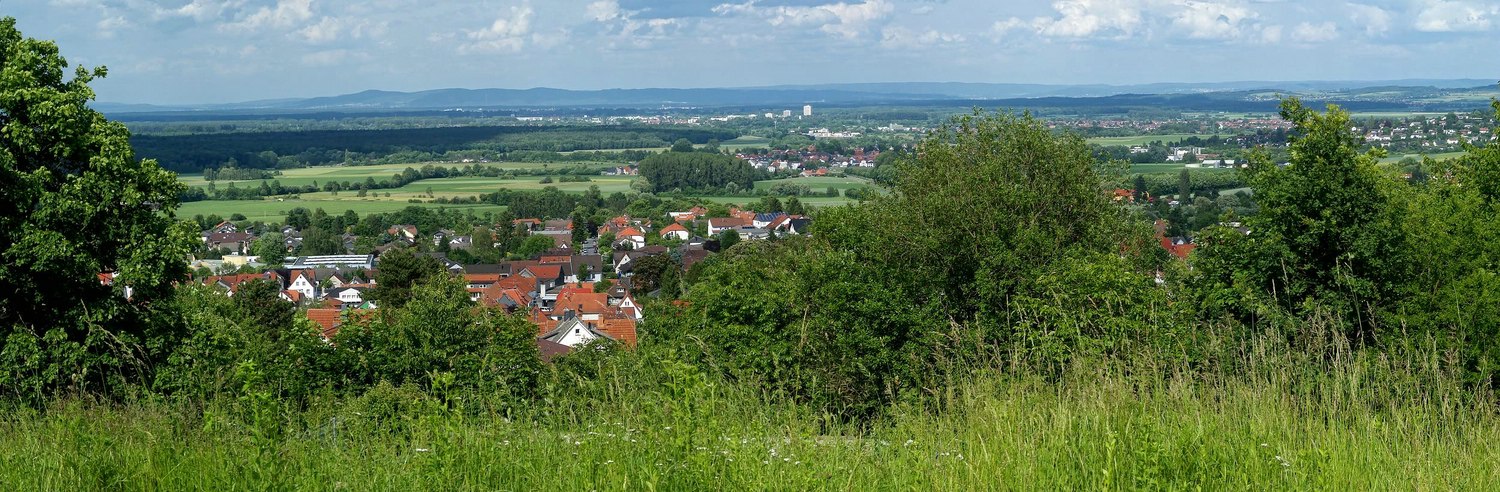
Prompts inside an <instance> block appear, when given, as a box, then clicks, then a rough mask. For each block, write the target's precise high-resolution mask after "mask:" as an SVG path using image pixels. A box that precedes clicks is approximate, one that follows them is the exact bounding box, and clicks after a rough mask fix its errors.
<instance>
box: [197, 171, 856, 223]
mask: <svg viewBox="0 0 1500 492" xmlns="http://www.w3.org/2000/svg"><path fill="white" fill-rule="evenodd" d="M372 167H374V166H372ZM310 169H316V168H309V169H297V170H295V171H308V170H310ZM337 169H339V170H344V171H346V172H347V170H348V169H350V168H337ZM353 169H363V168H353ZM402 169H404V167H403V168H402ZM337 175H338V176H344V175H343V174H337ZM194 179H196V180H198V181H200V182H201V181H202V178H201V177H196V176H194V177H190V178H186V179H184V182H189V183H190V182H191V181H190V180H194ZM299 179H311V178H308V177H306V176H303V177H299ZM338 179H339V180H343V179H345V178H343V177H340V178H338ZM360 179H363V178H360ZM555 179H556V178H554V182H552V183H549V184H542V183H541V178H538V177H535V176H527V177H522V178H513V179H503V178H483V177H475V178H442V179H427V180H422V181H417V182H414V183H411V184H408V185H406V186H403V187H400V188H391V189H383V190H371V191H370V192H369V193H368V194H367V195H366V196H364V197H361V196H359V195H358V192H357V191H341V192H338V193H333V192H327V191H320V192H317V193H303V194H300V195H296V198H271V199H266V200H205V201H197V202H188V203H184V204H182V206H181V207H179V208H178V211H177V214H178V215H180V216H184V217H192V216H194V215H198V214H202V215H211V214H218V215H220V216H224V217H228V216H229V215H231V214H236V213H238V214H244V215H245V217H246V218H248V219H250V220H263V221H274V220H280V217H282V216H285V215H286V212H287V211H288V210H291V209H293V208H297V207H304V208H307V209H310V210H311V209H318V208H322V209H323V210H325V211H327V212H329V213H342V212H343V211H345V210H353V211H355V213H358V214H360V215H364V214H371V213H384V212H392V211H396V210H400V209H403V208H406V207H409V206H412V205H418V206H423V207H433V208H436V207H447V208H452V209H463V210H468V209H472V210H474V211H475V213H483V212H486V211H499V210H501V209H503V208H504V207H500V206H495V205H473V204H465V205H444V204H438V203H411V202H410V200H413V199H417V200H422V201H424V202H426V201H429V200H432V199H435V198H439V197H448V198H455V197H460V198H468V197H477V196H479V195H482V194H485V193H494V192H496V191H499V190H500V189H502V188H504V189H511V190H533V191H535V190H541V189H543V188H546V187H549V186H552V187H556V188H557V189H559V190H562V191H563V192H567V193H583V192H585V191H587V190H588V189H589V187H591V186H597V187H599V192H600V193H603V194H604V195H609V194H611V193H614V192H627V191H629V190H630V183H631V182H632V181H634V180H635V178H633V177H630V176H590V177H589V179H590V181H586V182H576V183H562V182H557V181H555ZM256 183H257V184H258V182H256ZM283 183H285V181H283ZM779 183H794V184H800V185H804V186H807V187H808V188H809V189H811V190H812V191H814V192H822V191H824V190H826V189H828V187H830V186H831V187H833V188H834V189H837V190H839V193H840V195H842V193H843V191H844V190H847V189H849V188H858V187H862V186H869V185H870V182H869V180H867V179H864V178H860V177H855V176H848V177H844V176H838V177H832V176H830V177H813V178H789V179H780V180H769V181H760V182H757V183H756V184H755V187H756V189H770V188H771V187H773V186H775V185H777V184H779ZM428 190H431V192H432V194H431V195H430V196H429V195H428ZM387 193H389V194H390V196H389V197H387V196H386V194H387ZM703 198H705V199H708V200H711V201H715V202H719V203H737V204H745V203H754V202H756V201H758V200H759V199H760V198H758V197H745V196H734V197H726V196H716V197H703ZM801 201H802V203H803V204H805V205H813V206H827V205H840V204H844V203H849V202H850V201H851V200H849V199H847V198H844V197H843V196H838V197H822V196H815V197H802V198H801Z"/></svg>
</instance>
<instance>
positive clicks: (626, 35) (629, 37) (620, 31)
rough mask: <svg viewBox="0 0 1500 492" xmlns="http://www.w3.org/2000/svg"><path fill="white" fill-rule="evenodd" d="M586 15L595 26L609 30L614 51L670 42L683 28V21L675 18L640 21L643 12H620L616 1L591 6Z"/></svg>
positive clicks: (605, 0) (610, 0)
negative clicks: (595, 23)
mask: <svg viewBox="0 0 1500 492" xmlns="http://www.w3.org/2000/svg"><path fill="white" fill-rule="evenodd" d="M586 13H587V14H588V16H589V18H590V19H593V20H594V22H599V23H601V24H605V25H607V26H608V28H607V30H606V32H605V35H606V36H610V37H612V38H613V39H611V40H610V42H609V46H610V47H618V46H619V45H620V44H627V45H631V46H635V47H637V48H646V47H649V46H651V45H653V44H655V42H657V41H661V40H664V39H668V38H670V37H671V34H672V33H674V32H675V29H677V28H678V27H679V26H680V24H681V22H680V21H679V19H674V18H651V19H641V18H639V17H638V16H639V15H640V14H641V11H639V10H627V9H623V8H620V3H619V2H617V1H615V0H600V1H597V2H594V3H591V4H589V6H588V8H587V9H586Z"/></svg>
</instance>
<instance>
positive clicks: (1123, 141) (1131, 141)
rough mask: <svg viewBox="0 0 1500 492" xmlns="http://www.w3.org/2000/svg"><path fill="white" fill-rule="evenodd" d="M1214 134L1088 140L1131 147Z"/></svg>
mask: <svg viewBox="0 0 1500 492" xmlns="http://www.w3.org/2000/svg"><path fill="white" fill-rule="evenodd" d="M1212 136H1213V135H1194V134H1187V133H1174V134H1169V135H1137V136H1132V137H1095V138H1090V139H1088V142H1089V143H1091V144H1094V145H1102V146H1114V145H1120V146H1126V147H1130V146H1136V145H1146V144H1149V143H1151V142H1155V141H1157V140H1160V141H1161V142H1162V143H1165V144H1171V143H1172V142H1176V141H1178V140H1182V139H1184V138H1188V137H1199V138H1209V137H1212ZM1221 136H1228V135H1221Z"/></svg>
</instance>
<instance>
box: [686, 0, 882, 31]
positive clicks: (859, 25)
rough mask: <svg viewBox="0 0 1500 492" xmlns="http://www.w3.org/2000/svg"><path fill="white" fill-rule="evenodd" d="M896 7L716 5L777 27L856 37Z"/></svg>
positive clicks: (875, 0) (722, 11)
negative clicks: (806, 28) (812, 29)
mask: <svg viewBox="0 0 1500 492" xmlns="http://www.w3.org/2000/svg"><path fill="white" fill-rule="evenodd" d="M895 10H896V8H895V6H893V5H892V4H891V2H890V1H888V0H866V1H864V2H860V3H845V2H839V3H829V4H823V5H811V6H789V5H779V6H771V7H763V6H760V5H759V4H758V3H757V2H756V0H750V1H748V2H745V3H726V4H720V5H719V6H716V7H714V8H713V12H714V13H716V14H719V15H731V16H736V15H737V16H748V17H759V18H761V19H764V20H765V21H766V22H768V23H770V24H771V25H772V26H774V27H782V26H786V27H817V28H818V30H820V31H823V32H825V33H828V34H832V35H835V36H839V37H842V38H845V39H856V38H859V37H860V36H861V35H863V34H864V33H865V32H866V31H868V29H869V26H870V24H872V23H874V22H876V21H879V20H881V19H884V18H886V17H887V16H889V15H890V14H891V13H892V12H894V11H895Z"/></svg>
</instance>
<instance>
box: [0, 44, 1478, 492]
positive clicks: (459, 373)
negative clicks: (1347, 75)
mask: <svg viewBox="0 0 1500 492" xmlns="http://www.w3.org/2000/svg"><path fill="white" fill-rule="evenodd" d="M67 69H68V65H67V63H66V62H65V61H64V60H63V59H62V58H61V57H60V56H59V54H58V52H57V48H56V46H55V45H53V44H52V43H49V42H44V41H37V40H33V39H28V38H24V37H23V36H22V35H21V34H20V32H19V31H17V30H16V28H15V21H14V19H5V20H3V21H0V135H3V139H0V194H3V195H4V196H6V197H7V200H5V201H4V202H0V257H3V258H4V259H5V261H4V262H3V263H0V399H3V401H0V406H3V408H4V410H5V411H3V412H0V415H3V416H0V443H3V444H4V445H0V485H5V486H7V488H12V489H70V490H77V489H158V488H172V489H176V488H236V487H253V488H271V489H300V488H354V489H379V488H420V487H430V486H432V485H433V484H435V483H436V484H441V485H446V486H451V487H454V488H462V487H480V488H487V487H500V488H503V487H517V488H540V489H578V488H597V489H605V488H608V489H638V488H667V489H704V488H722V487H727V488H750V489H827V488H844V489H848V488H859V487H861V486H866V487H889V488H908V489H910V488H960V489H961V488H984V487H989V486H997V485H998V486H1002V487H1005V486H1018V487H1022V488H1029V487H1039V488H1061V489H1076V488H1100V489H1123V488H1144V489H1151V488H1197V487H1202V488H1213V489H1245V488H1256V489H1264V488H1291V489H1323V488H1328V489H1349V488H1355V489H1360V488H1379V487H1385V486H1390V485H1391V484H1397V485H1398V486H1399V485H1405V484H1411V485H1410V486H1411V487H1413V488H1421V489H1479V490H1483V489H1493V488H1495V486H1496V485H1497V482H1500V477H1497V476H1495V474H1494V472H1493V471H1494V470H1497V469H1500V452H1497V451H1496V449H1495V448H1494V446H1493V442H1494V441H1495V440H1496V439H1500V416H1497V414H1496V408H1497V407H1496V403H1497V400H1496V399H1495V396H1494V389H1495V387H1496V385H1497V383H1500V378H1497V374H1496V368H1497V367H1500V276H1497V273H1496V272H1497V271H1500V247H1497V245H1500V237H1497V235H1500V213H1497V212H1500V147H1497V146H1490V147H1487V148H1470V149H1469V150H1468V152H1467V154H1466V155H1465V156H1463V157H1461V158H1458V159H1456V160H1453V161H1449V162H1445V163H1436V162H1434V163H1428V164H1426V165H1425V166H1427V167H1429V168H1430V169H1431V170H1432V171H1431V178H1430V179H1427V180H1423V181H1417V180H1411V179H1408V178H1407V177H1404V176H1402V175H1400V174H1398V173H1396V172H1394V171H1393V170H1390V169H1387V168H1382V167H1380V166H1379V165H1378V157H1379V154H1378V152H1369V153H1361V152H1360V151H1359V150H1358V149H1359V148H1360V145H1359V144H1360V142H1359V137H1358V136H1357V135H1354V134H1352V133H1351V132H1350V130H1349V128H1350V125H1349V122H1348V114H1347V113H1346V112H1344V111H1343V110H1341V109H1339V108H1336V107H1330V108H1327V109H1326V110H1323V111H1320V110H1316V109H1314V108H1308V107H1306V106H1304V105H1303V104H1302V103H1301V102H1300V101H1297V100H1295V99H1288V100H1284V101H1283V102H1282V103H1281V106H1280V109H1281V116H1282V117H1283V118H1285V119H1287V120H1288V121H1291V122H1293V123H1294V124H1295V125H1296V130H1295V131H1294V132H1292V133H1293V134H1292V135H1291V136H1290V137H1289V142H1290V143H1289V145H1290V149H1289V151H1290V152H1289V155H1290V159H1289V162H1287V163H1285V165H1282V163H1279V162H1274V161H1273V160H1272V159H1269V158H1267V157H1266V156H1265V155H1257V156H1253V157H1252V158H1251V159H1250V165H1249V167H1248V168H1247V169H1245V170H1244V171H1243V174H1241V179H1243V180H1244V182H1245V183H1247V184H1248V185H1249V186H1250V187H1251V188H1253V189H1254V200H1255V202H1256V203H1255V204H1256V207H1255V210H1256V213H1255V215H1253V216H1249V217H1225V218H1226V219H1229V218H1233V219H1235V222H1238V223H1241V224H1242V225H1241V227H1231V226H1230V225H1229V224H1228V221H1227V220H1226V221H1225V224H1224V225H1212V226H1209V227H1208V228H1207V229H1206V230H1205V231H1204V232H1203V233H1202V234H1201V235H1200V246H1199V248H1198V249H1197V250H1196V251H1195V252H1193V253H1192V254H1191V255H1190V256H1188V257H1187V258H1186V259H1185V260H1182V259H1178V258H1176V257H1173V256H1170V255H1168V254H1167V252H1166V251H1164V250H1163V249H1162V248H1161V246H1160V244H1159V243H1158V239H1159V238H1157V237H1155V235H1154V231H1153V230H1152V224H1151V223H1149V222H1147V221H1146V220H1144V218H1143V217H1142V216H1140V215H1138V212H1137V211H1136V210H1134V209H1132V208H1130V207H1127V206H1123V205H1121V204H1119V203H1117V202H1115V201H1113V200H1112V192H1113V190H1114V188H1115V186H1116V184H1117V181H1118V179H1119V177H1118V176H1112V175H1110V173H1109V169H1110V168H1111V167H1110V166H1108V165H1106V164H1103V163H1101V162H1099V161H1098V160H1097V159H1096V158H1095V156H1094V155H1093V153H1092V151H1091V150H1090V148H1089V146H1088V145H1087V143H1085V141H1084V140H1083V139H1082V138H1080V137H1078V136H1077V135H1071V134H1064V135H1060V136H1059V135H1056V134H1054V133H1053V132H1051V131H1049V130H1048V129H1047V128H1046V126H1045V125H1044V124H1043V123H1042V122H1040V121H1039V120H1037V119H1035V118H1032V117H1030V116H1026V115H1012V114H984V113H975V114H971V115H967V116H962V117H958V118H955V119H953V120H952V121H951V122H950V123H949V124H947V125H945V126H943V127H942V128H939V129H937V130H935V131H933V132H932V133H931V134H929V135H928V136H927V137H926V138H925V139H924V140H923V141H922V143H921V144H920V145H919V146H918V148H917V149H916V151H915V152H912V153H910V154H909V155H906V156H904V157H903V158H902V159H901V160H900V162H898V163H897V164H895V166H896V171H895V173H894V175H893V176H890V177H889V180H888V181H887V182H888V183H889V190H888V193H884V194H874V195H873V196H870V197H868V198H867V199H866V200H865V201H864V202H862V203H861V204H858V205H849V206H842V207H831V208H824V209H818V210H815V211H813V212H811V215H812V216H813V218H814V219H815V220H814V222H813V225H812V231H811V234H810V235H808V236H805V237H793V238H778V239H768V240H764V241H754V242H752V241H744V242H740V243H738V244H735V245H733V246H727V247H726V249H725V250H723V251H722V252H720V253H719V254H717V255H714V256H710V257H708V258H707V259H705V260H703V261H702V262H700V263H698V264H697V265H695V266H694V267H693V268H691V269H687V270H686V271H684V272H682V273H681V275H676V274H674V275H663V276H662V277H661V278H660V279H658V280H660V281H662V282H670V283H672V284H673V285H670V286H660V287H662V288H661V289H660V291H659V292H660V293H659V294H657V296H655V297H652V296H648V295H644V294H639V295H638V296H637V297H638V298H639V299H640V300H641V302H642V303H643V304H644V306H645V316H644V321H643V323H642V325H641V333H640V341H639V344H638V345H636V346H635V347H634V348H630V349H627V348H625V347H621V346H616V345H612V344H607V343H602V344H597V345H588V346H584V347H582V348H581V349H580V350H577V351H575V352H573V353H571V354H569V355H565V356H561V357H559V358H557V359H554V360H552V361H551V362H549V363H543V362H542V361H541V359H540V357H539V354H538V352H537V346H536V344H535V331H534V329H533V327H531V325H529V324H528V323H527V322H526V321H525V319H524V318H523V317H522V316H524V313H522V314H508V313H506V312H504V311H503V310H501V309H498V308H492V307H481V306H478V305H476V304H475V303H474V302H473V301H471V300H470V297H469V292H468V288H467V287H468V286H467V285H465V284H464V283H463V282H462V281H461V280H459V279H458V278H455V277H454V276H452V275H449V274H447V273H446V272H444V271H443V268H442V266H441V265H439V264H438V263H437V262H436V261H435V260H433V259H432V258H430V257H426V256H422V255H416V254H413V253H412V252H411V251H410V250H407V249H401V248H397V249H395V250H393V252H391V253H388V254H387V255H386V256H384V257H383V258H382V260H381V263H380V265H379V269H378V272H377V273H376V277H377V278H376V280H377V285H378V290H377V291H375V292H374V293H373V294H372V296H373V298H374V299H375V300H377V301H378V302H379V303H380V308H379V309H377V310H374V311H371V312H366V313H365V314H361V315H357V316H351V317H349V318H348V319H347V323H346V324H344V325H343V326H342V327H341V329H340V330H339V331H338V333H336V334H331V335H328V334H325V333H323V332H321V331H320V330H319V329H318V328H317V327H316V326H315V325H314V324H313V322H312V321H310V320H309V319H308V318H307V317H305V316H304V315H302V314H301V313H298V312H296V311H295V308H294V307H293V306H292V305H291V304H289V303H286V302H284V301H282V300H281V299H280V298H278V297H277V288H276V287H274V286H271V285H269V284H267V283H263V282H259V281H250V282H247V284H246V285H244V286H242V287H241V288H240V290H238V291H237V292H236V293H235V295H233V296H232V297H230V296H225V295H223V293H222V292H220V291H218V290H216V289H213V288H211V287H204V286H198V285H190V283H189V282H186V281H185V279H187V278H188V277H187V272H186V265H185V262H184V259H185V258H186V257H187V256H188V254H189V253H190V252H191V251H193V250H194V249H195V245H196V242H197V241H198V238H196V237H195V235H196V234H197V229H198V224H192V223H191V222H190V221H185V220H180V218H178V217H176V216H175V215H174V213H173V211H174V210H175V208H176V206H177V204H178V197H179V196H180V195H181V194H182V192H183V191H184V187H183V185H182V184H180V183H179V182H178V181H177V180H176V177H175V175H174V174H173V173H172V172H170V171H169V170H167V169H165V168H163V167H162V166H161V165H160V164H158V163H157V162H155V161H152V160H142V159H140V158H139V157H141V156H142V155H144V153H141V154H137V153H136V151H135V150H133V149H132V147H131V145H130V142H129V139H128V138H129V137H128V132H127V131H125V128H124V127H123V126H122V125H120V124H119V123H116V122H111V121H109V120H107V119H105V118H104V117H103V116H102V115H100V114H99V113H97V112H95V111H92V110H89V109H88V108H87V106H86V103H87V102H88V101H89V100H90V99H91V98H92V96H93V93H92V90H91V89H90V88H89V86H88V84H89V82H91V81H92V80H94V79H95V78H97V77H101V76H104V75H105V71H104V70H102V69H94V70H89V69H84V68H78V69H76V70H75V71H74V72H73V73H72V75H71V76H67V75H66V74H67V72H68V70H67ZM58 108H64V109H65V110H59V109H58ZM1494 110H1495V111H1496V112H1497V114H1500V102H1497V103H1495V104H1494ZM679 150H687V149H685V148H684V149H679ZM663 155H667V156H669V157H667V158H664V159H665V160H666V162H664V164H668V165H669V166H670V165H676V164H681V163H680V162H676V161H677V160H681V161H684V162H688V163H691V164H707V165H718V164H717V163H714V162H708V161H707V160H708V159H710V158H714V157H715V156H713V155H710V154H701V155H703V156H705V157H698V156H699V155H700V154H699V153H692V152H681V151H679V152H669V153H667V154H663ZM700 160H701V161H700ZM741 165H742V166H743V164H741ZM646 168H647V165H646V164H645V163H643V164H642V173H643V174H645V173H646V172H647V171H646ZM670 172H675V171H669V174H661V175H657V177H655V178H649V179H650V182H651V183H652V184H653V185H654V186H657V187H658V189H660V188H661V187H664V186H673V187H676V186H685V187H692V186H700V187H706V186H727V185H728V184H732V183H740V180H741V179H745V178H746V177H747V176H742V175H741V174H739V173H740V172H741V171H740V170H738V169H737V168H736V169H735V170H733V171H732V172H730V171H727V170H726V171H725V172H724V173H721V174H711V175H707V176H701V178H702V179H704V180H706V181H680V182H679V181H673V180H674V179H686V178H682V177H681V176H678V177H673V175H672V174H670ZM658 179H660V180H662V181H658ZM692 179H699V178H692ZM740 184H743V183H740ZM1187 193H1188V194H1191V190H1187ZM504 194H505V192H501V193H500V194H499V195H502V196H498V197H489V198H487V199H493V200H506V201H508V203H510V205H511V206H512V207H516V208H529V209H533V210H531V211H533V212H535V213H538V214H553V213H561V212H562V211H564V210H565V209H569V208H571V207H574V206H576V205H577V202H576V201H574V200H575V199H573V198H569V197H564V196H560V193H559V192H556V191H555V190H553V191H550V192H544V193H542V194H538V195H528V196H527V197H526V198H524V200H528V201H530V202H527V203H517V201H516V200H514V199H513V197H507V196H503V195H504ZM1247 231H1248V233H1247ZM668 261H671V262H672V263H671V264H670V265H666V266H677V265H678V264H677V263H676V262H677V261H680V260H678V259H673V258H670V257H669V258H668ZM671 271H672V272H674V273H676V272H677V270H675V269H673V270H671ZM101 274H110V275H111V276H107V277H101ZM105 278H108V279H109V280H108V281H105V280H104V279H105ZM325 336H326V338H325ZM1012 484H1016V485H1012Z"/></svg>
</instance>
